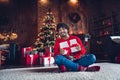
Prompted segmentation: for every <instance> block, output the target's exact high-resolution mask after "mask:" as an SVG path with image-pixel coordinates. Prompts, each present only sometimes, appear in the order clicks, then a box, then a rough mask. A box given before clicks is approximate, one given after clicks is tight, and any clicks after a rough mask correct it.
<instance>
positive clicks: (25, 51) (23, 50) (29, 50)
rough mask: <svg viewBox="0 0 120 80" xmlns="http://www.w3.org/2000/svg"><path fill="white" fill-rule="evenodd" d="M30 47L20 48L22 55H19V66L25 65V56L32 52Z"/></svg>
mask: <svg viewBox="0 0 120 80" xmlns="http://www.w3.org/2000/svg"><path fill="white" fill-rule="evenodd" d="M32 50H33V49H32V47H24V48H22V53H21V64H24V65H25V60H26V59H25V58H26V54H30V52H31V51H32Z"/></svg>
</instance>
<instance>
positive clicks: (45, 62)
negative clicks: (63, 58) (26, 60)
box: [40, 56, 54, 66]
mask: <svg viewBox="0 0 120 80" xmlns="http://www.w3.org/2000/svg"><path fill="white" fill-rule="evenodd" d="M52 64H54V58H53V57H45V56H40V65H43V66H45V65H52Z"/></svg>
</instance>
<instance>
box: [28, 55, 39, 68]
mask: <svg viewBox="0 0 120 80" xmlns="http://www.w3.org/2000/svg"><path fill="white" fill-rule="evenodd" d="M38 61H39V55H38V54H26V65H27V66H31V65H38V64H39V62H38Z"/></svg>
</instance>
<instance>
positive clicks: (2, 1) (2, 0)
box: [0, 0, 9, 3]
mask: <svg viewBox="0 0 120 80" xmlns="http://www.w3.org/2000/svg"><path fill="white" fill-rule="evenodd" d="M8 2H9V0H0V3H8Z"/></svg>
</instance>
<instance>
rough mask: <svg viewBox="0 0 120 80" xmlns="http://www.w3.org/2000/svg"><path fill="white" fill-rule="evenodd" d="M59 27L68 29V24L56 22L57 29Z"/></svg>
mask: <svg viewBox="0 0 120 80" xmlns="http://www.w3.org/2000/svg"><path fill="white" fill-rule="evenodd" d="M60 28H65V29H67V30H68V31H69V26H68V25H67V24H65V23H58V24H57V31H59V29H60Z"/></svg>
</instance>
